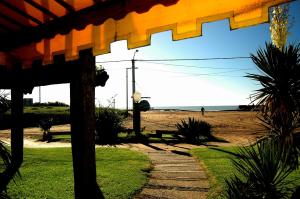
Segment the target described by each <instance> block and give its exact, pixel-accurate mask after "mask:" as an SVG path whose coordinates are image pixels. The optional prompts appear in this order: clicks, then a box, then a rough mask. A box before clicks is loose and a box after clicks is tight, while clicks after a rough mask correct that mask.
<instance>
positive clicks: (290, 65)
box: [247, 44, 300, 116]
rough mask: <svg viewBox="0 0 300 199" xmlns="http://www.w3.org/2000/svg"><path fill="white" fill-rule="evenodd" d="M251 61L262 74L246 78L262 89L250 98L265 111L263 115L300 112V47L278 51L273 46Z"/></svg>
mask: <svg viewBox="0 0 300 199" xmlns="http://www.w3.org/2000/svg"><path fill="white" fill-rule="evenodd" d="M251 59H252V60H253V62H254V63H255V64H256V66H257V67H258V68H259V69H260V71H261V72H262V74H249V75H247V77H249V78H251V79H253V80H255V81H257V82H259V83H260V84H261V86H262V88H261V89H258V90H257V91H256V93H254V94H252V95H251V98H252V99H253V102H257V105H261V107H263V109H262V111H263V112H264V113H265V114H266V113H268V112H270V114H271V116H272V115H275V114H277V113H281V112H295V111H297V112H298V113H299V110H300V46H299V45H296V46H294V45H290V46H288V47H286V48H283V50H282V51H281V50H279V49H278V48H277V47H276V46H274V45H272V44H266V49H259V50H258V51H257V55H253V54H252V55H251Z"/></svg>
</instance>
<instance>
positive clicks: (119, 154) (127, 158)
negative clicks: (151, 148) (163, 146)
mask: <svg viewBox="0 0 300 199" xmlns="http://www.w3.org/2000/svg"><path fill="white" fill-rule="evenodd" d="M24 150H25V151H24V164H23V166H22V167H21V169H20V170H21V172H22V179H19V178H18V179H16V184H14V183H10V184H9V187H8V190H7V192H8V195H9V196H10V197H11V198H57V199H72V198H74V188H73V187H74V179H73V166H72V151H71V148H44V149H24ZM95 150H96V170H97V182H98V184H99V186H100V188H101V191H102V192H103V195H104V197H105V198H106V199H119V198H120V199H127V198H132V196H133V195H134V194H135V193H136V192H138V191H139V190H140V189H141V188H142V186H143V185H144V184H145V183H146V182H147V170H148V169H149V166H150V165H149V160H148V158H147V156H146V155H144V154H142V153H139V152H136V151H131V150H128V149H119V148H106V147H101V148H96V149H95Z"/></svg>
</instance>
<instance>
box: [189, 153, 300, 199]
mask: <svg viewBox="0 0 300 199" xmlns="http://www.w3.org/2000/svg"><path fill="white" fill-rule="evenodd" d="M218 149H221V150H226V151H230V152H234V151H235V150H236V149H237V147H218ZM191 153H192V155H193V156H195V157H196V158H198V159H199V160H200V161H201V162H202V163H203V165H204V167H205V168H206V169H207V172H208V175H209V181H210V186H211V189H210V192H209V198H211V199H212V198H213V199H217V198H223V197H222V196H221V192H222V190H223V189H224V186H225V179H226V178H229V177H230V176H232V175H233V174H235V173H236V170H235V168H234V167H233V164H232V162H231V160H230V158H232V157H233V156H232V155H230V154H228V153H225V152H222V151H219V150H215V149H213V148H197V149H192V150H191ZM299 176H300V169H298V170H296V171H294V172H293V173H291V174H290V175H289V176H288V178H287V180H293V181H294V185H292V186H293V187H295V186H300V177H299Z"/></svg>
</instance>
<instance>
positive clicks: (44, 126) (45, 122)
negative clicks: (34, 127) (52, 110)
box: [39, 118, 53, 142]
mask: <svg viewBox="0 0 300 199" xmlns="http://www.w3.org/2000/svg"><path fill="white" fill-rule="evenodd" d="M52 126H53V118H45V119H42V120H40V121H39V127H40V128H41V130H42V131H43V141H46V140H47V141H48V142H51V141H52V134H51V132H50V129H51V127H52Z"/></svg>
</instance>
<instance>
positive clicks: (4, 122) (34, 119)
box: [0, 112, 70, 129]
mask: <svg viewBox="0 0 300 199" xmlns="http://www.w3.org/2000/svg"><path fill="white" fill-rule="evenodd" d="M47 118H52V119H53V125H60V124H69V123H70V114H69V113H57V114H54V113H51V114H48V113H34V112H31V113H24V115H23V127H24V128H26V127H38V126H39V122H40V121H41V120H45V119H47ZM12 122H13V121H11V114H9V113H8V114H4V115H3V117H2V118H0V129H9V128H11V126H12V125H11V124H12Z"/></svg>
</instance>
